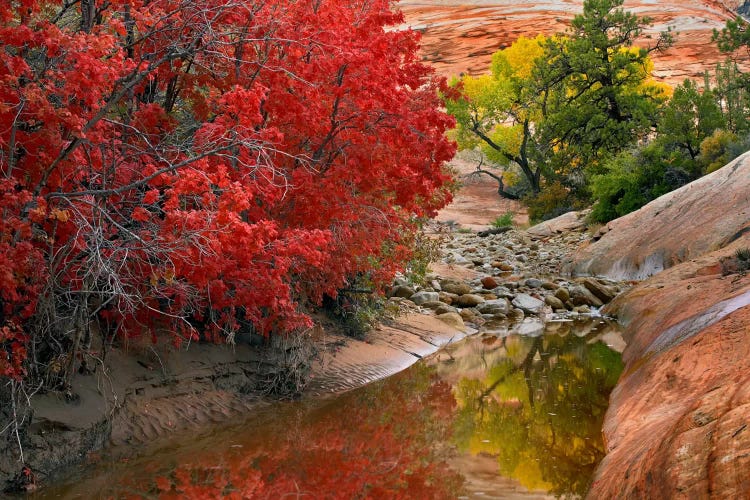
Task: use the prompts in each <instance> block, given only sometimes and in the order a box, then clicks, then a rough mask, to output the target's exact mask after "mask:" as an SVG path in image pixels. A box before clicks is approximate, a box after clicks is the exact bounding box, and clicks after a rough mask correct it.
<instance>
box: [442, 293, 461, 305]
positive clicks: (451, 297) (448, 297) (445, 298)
mask: <svg viewBox="0 0 750 500" xmlns="http://www.w3.org/2000/svg"><path fill="white" fill-rule="evenodd" d="M457 298H458V295H456V294H455V293H449V292H438V299H439V300H440V302H445V303H446V304H448V305H450V304H453V302H455V301H456V299H457Z"/></svg>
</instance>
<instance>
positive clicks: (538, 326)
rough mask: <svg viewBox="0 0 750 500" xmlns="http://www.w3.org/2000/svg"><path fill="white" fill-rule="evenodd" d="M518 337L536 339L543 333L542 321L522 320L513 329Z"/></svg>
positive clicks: (534, 319) (537, 319)
mask: <svg viewBox="0 0 750 500" xmlns="http://www.w3.org/2000/svg"><path fill="white" fill-rule="evenodd" d="M513 332H514V333H517V334H518V335H526V336H528V337H538V336H540V335H541V334H543V333H544V321H542V320H540V319H539V318H524V320H523V321H522V322H521V323H519V324H518V325H516V326H515V327H514V328H513Z"/></svg>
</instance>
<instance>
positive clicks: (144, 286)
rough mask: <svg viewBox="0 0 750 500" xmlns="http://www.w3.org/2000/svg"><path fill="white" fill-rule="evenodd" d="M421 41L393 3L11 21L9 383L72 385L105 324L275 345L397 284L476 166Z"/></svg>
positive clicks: (160, 10)
mask: <svg viewBox="0 0 750 500" xmlns="http://www.w3.org/2000/svg"><path fill="white" fill-rule="evenodd" d="M401 22H402V17H401V15H400V14H398V13H395V12H393V11H392V10H391V6H390V3H389V2H388V1H387V0H303V1H293V0H109V1H107V2H101V1H98V0H80V1H79V2H70V1H68V0H19V1H14V2H2V5H0V39H2V40H3V48H2V50H0V210H1V211H2V218H1V219H0V375H3V376H10V377H16V378H19V377H22V376H23V374H24V365H23V359H24V357H25V356H26V352H27V351H33V353H34V357H35V361H36V362H37V363H41V362H42V361H43V360H46V362H50V363H51V360H53V359H59V360H62V361H61V363H62V364H63V365H64V366H63V371H64V372H66V373H67V374H69V373H71V372H72V370H73V365H74V360H75V359H76V353H77V352H79V351H80V350H81V349H84V348H85V346H86V345H87V344H88V342H90V340H89V339H90V325H91V324H92V321H99V322H101V323H102V328H101V331H102V333H103V335H105V337H107V339H111V338H112V337H113V336H115V335H141V334H144V333H147V332H149V333H150V332H154V331H156V330H155V326H157V325H160V326H162V327H166V328H164V331H171V332H174V335H175V338H176V339H177V340H185V339H189V338H196V336H197V335H198V334H201V335H205V336H206V337H208V338H211V339H215V340H218V339H222V340H223V339H226V338H229V340H231V339H232V337H233V335H234V333H235V332H237V331H238V329H239V328H241V327H242V326H243V325H252V327H253V328H254V329H255V330H256V331H258V332H260V333H262V334H264V335H269V334H270V333H272V332H282V331H292V330H295V329H297V328H301V327H304V326H306V325H309V323H310V320H309V318H308V316H307V315H306V314H305V312H304V311H305V306H306V305H308V304H317V303H320V301H321V300H322V298H323V297H324V296H325V295H329V296H335V294H336V292H337V290H339V289H340V288H342V287H343V286H345V284H346V283H347V280H350V279H352V278H353V277H356V276H362V275H366V276H368V277H369V279H371V280H372V281H373V282H374V283H376V284H378V283H384V282H385V281H386V280H387V279H389V278H390V277H392V275H393V273H394V271H395V270H396V269H398V268H399V266H401V265H402V264H403V262H404V260H405V259H406V258H408V255H409V246H408V243H409V241H410V234H411V231H412V229H413V226H414V221H415V219H416V218H417V217H421V216H426V215H430V214H432V213H434V211H435V210H436V209H438V208H440V207H441V206H443V205H444V204H445V203H446V202H447V201H448V200H449V197H450V193H449V191H448V189H447V185H448V184H447V182H448V180H449V178H448V175H447V174H446V172H445V171H444V169H443V164H444V162H445V161H446V160H448V159H450V158H451V156H452V155H453V153H454V145H453V144H452V143H451V142H450V141H448V140H447V139H446V138H445V136H444V132H445V130H446V129H448V128H449V127H450V126H451V125H452V122H451V119H450V118H449V117H448V116H446V115H445V114H444V113H443V112H442V111H441V110H440V107H439V106H440V103H439V100H438V96H437V93H438V90H439V89H441V88H444V83H443V82H442V81H441V80H439V79H436V78H435V77H434V76H433V75H432V73H431V71H430V70H429V68H428V67H426V66H425V65H423V64H422V63H421V62H420V60H419V57H418V55H417V49H418V46H417V38H418V37H417V35H416V34H415V33H414V32H412V31H408V30H400V29H398V25H399V23H401ZM151 334H153V333H151ZM105 340H106V339H105ZM29 366H31V367H32V369H36V368H34V365H33V364H30V365H29Z"/></svg>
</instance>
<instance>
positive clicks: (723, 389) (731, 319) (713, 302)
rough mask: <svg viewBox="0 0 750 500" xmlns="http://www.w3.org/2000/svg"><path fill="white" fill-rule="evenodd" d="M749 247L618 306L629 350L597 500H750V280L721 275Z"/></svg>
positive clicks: (637, 292) (745, 241)
mask: <svg viewBox="0 0 750 500" xmlns="http://www.w3.org/2000/svg"><path fill="white" fill-rule="evenodd" d="M748 246H750V236H748V235H744V236H742V237H741V238H740V239H738V240H737V241H736V242H735V243H734V244H732V245H730V246H729V247H727V248H724V249H722V250H719V251H716V252H712V253H710V254H707V255H704V256H702V257H701V258H699V259H696V260H694V261H691V262H685V263H683V264H679V265H677V266H675V267H673V268H671V269H668V270H666V271H664V272H662V273H660V274H658V275H657V276H654V277H653V278H651V279H649V280H647V281H645V282H643V283H641V284H640V285H638V286H636V287H635V288H633V289H632V290H631V291H629V292H628V293H626V294H625V295H623V296H620V297H618V298H617V299H615V301H614V302H613V303H612V304H610V306H608V308H607V311H608V312H609V313H616V314H617V315H618V317H619V318H620V319H621V321H623V322H624V323H625V325H626V331H625V334H624V337H625V340H626V342H627V343H628V347H627V348H626V350H625V353H624V356H623V359H624V360H625V362H626V366H625V371H624V372H623V375H622V376H621V378H620V381H619V382H618V385H617V387H616V388H615V390H614V391H613V393H612V396H611V398H610V408H609V411H608V412H607V416H606V418H605V423H604V429H603V432H604V435H605V439H606V443H607V456H606V457H605V459H604V460H603V461H602V463H601V464H600V466H599V468H598V469H597V473H596V476H595V479H594V483H593V485H592V489H591V491H590V493H589V497H590V498H709V497H712V498H750V472H749V471H750V275H747V274H742V273H735V274H729V275H724V274H723V273H721V269H722V267H723V266H722V265H721V260H722V259H724V260H726V259H727V258H732V257H731V256H732V255H733V253H734V252H735V251H736V250H737V249H738V248H747V247H748ZM716 271H719V272H718V273H716V274H712V272H716Z"/></svg>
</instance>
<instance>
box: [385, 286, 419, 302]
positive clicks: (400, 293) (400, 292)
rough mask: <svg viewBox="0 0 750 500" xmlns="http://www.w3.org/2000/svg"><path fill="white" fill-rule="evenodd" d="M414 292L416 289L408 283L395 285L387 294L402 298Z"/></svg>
mask: <svg viewBox="0 0 750 500" xmlns="http://www.w3.org/2000/svg"><path fill="white" fill-rule="evenodd" d="M415 293H416V291H415V290H414V288H412V287H410V286H408V285H397V286H394V287H393V288H392V289H391V292H390V293H389V294H388V296H389V297H401V298H402V299H408V298H409V297H411V296H412V295H414V294H415Z"/></svg>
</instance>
